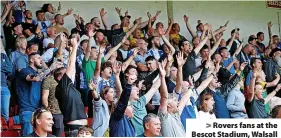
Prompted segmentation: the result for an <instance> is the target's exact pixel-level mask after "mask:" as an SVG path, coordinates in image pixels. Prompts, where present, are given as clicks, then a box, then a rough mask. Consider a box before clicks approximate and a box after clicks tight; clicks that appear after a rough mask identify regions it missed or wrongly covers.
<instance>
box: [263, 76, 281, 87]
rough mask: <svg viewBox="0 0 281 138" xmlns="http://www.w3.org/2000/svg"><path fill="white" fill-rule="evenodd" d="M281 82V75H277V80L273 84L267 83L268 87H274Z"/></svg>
mask: <svg viewBox="0 0 281 138" xmlns="http://www.w3.org/2000/svg"><path fill="white" fill-rule="evenodd" d="M279 80H280V75H279V74H278V73H276V74H275V79H274V80H273V81H272V82H267V83H266V87H274V86H276V85H277V84H278V82H279Z"/></svg>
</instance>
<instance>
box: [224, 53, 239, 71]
mask: <svg viewBox="0 0 281 138" xmlns="http://www.w3.org/2000/svg"><path fill="white" fill-rule="evenodd" d="M235 62H237V58H236V57H235V56H233V60H232V61H231V62H230V63H229V64H228V65H227V66H226V67H225V69H227V70H228V71H229V70H230V69H231V67H232V66H233V64H234V63H235Z"/></svg>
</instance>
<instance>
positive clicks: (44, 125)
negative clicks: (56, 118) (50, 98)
mask: <svg viewBox="0 0 281 138" xmlns="http://www.w3.org/2000/svg"><path fill="white" fill-rule="evenodd" d="M31 122H32V125H33V127H34V132H33V133H30V134H28V135H27V137H55V136H54V135H51V134H48V133H50V132H52V125H53V124H54V122H53V116H52V114H51V112H50V111H48V110H45V109H41V108H39V109H37V110H36V111H35V112H34V113H33V115H32V120H31Z"/></svg>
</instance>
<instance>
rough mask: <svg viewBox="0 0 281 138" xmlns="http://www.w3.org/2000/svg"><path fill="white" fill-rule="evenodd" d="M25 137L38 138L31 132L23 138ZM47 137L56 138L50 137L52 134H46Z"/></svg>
mask: <svg viewBox="0 0 281 138" xmlns="http://www.w3.org/2000/svg"><path fill="white" fill-rule="evenodd" d="M25 137H39V136H38V135H37V134H36V133H35V132H32V133H30V134H28V135H27V136H25ZM47 137H56V136H54V135H52V134H49V133H48V134H47Z"/></svg>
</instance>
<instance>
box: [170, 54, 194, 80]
mask: <svg viewBox="0 0 281 138" xmlns="http://www.w3.org/2000/svg"><path fill="white" fill-rule="evenodd" d="M196 58H197V56H196V53H195V52H194V51H192V52H191V53H189V54H188V56H187V60H186V62H185V64H184V65H183V67H182V72H183V80H187V79H188V76H190V75H193V74H195V73H196V71H197V69H196V63H195V59H196ZM174 59H176V58H174Z"/></svg>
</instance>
